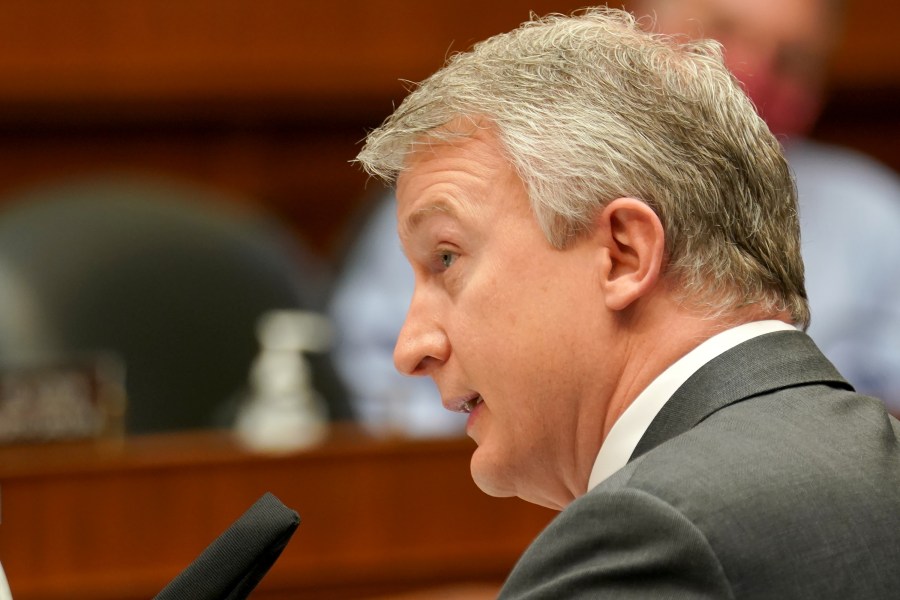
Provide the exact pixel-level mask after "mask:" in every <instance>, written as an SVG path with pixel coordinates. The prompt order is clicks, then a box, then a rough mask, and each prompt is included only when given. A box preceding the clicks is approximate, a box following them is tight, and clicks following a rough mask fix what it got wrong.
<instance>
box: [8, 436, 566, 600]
mask: <svg viewBox="0 0 900 600" xmlns="http://www.w3.org/2000/svg"><path fill="white" fill-rule="evenodd" d="M472 448H473V446H472V443H471V442H470V441H468V440H466V439H443V440H418V441H415V440H402V439H372V438H371V437H367V436H365V435H363V434H362V433H360V432H358V431H356V430H354V429H346V430H344V429H341V430H336V431H335V432H334V433H333V434H332V436H331V438H330V439H329V440H328V441H327V442H326V443H325V444H323V445H321V446H319V447H317V448H314V449H311V450H307V451H301V452H292V453H289V454H283V455H264V454H259V453H255V452H252V451H249V450H247V449H245V448H243V447H242V446H241V445H240V444H239V443H238V441H237V440H236V439H235V438H234V437H233V436H232V435H231V434H229V433H226V432H192V433H182V434H167V435H156V436H146V437H137V438H129V439H125V440H121V441H114V442H90V443H64V444H52V445H34V446H24V445H23V446H11V447H3V448H0V487H2V523H0V561H2V563H3V566H4V568H5V570H6V574H7V577H8V579H9V582H10V586H11V588H12V592H13V596H14V597H15V598H16V600H39V599H40V600H51V599H62V598H66V599H79V598H84V599H88V598H90V599H92V600H103V599H113V598H115V599H117V600H129V599H132V598H134V599H138V598H143V599H146V598H149V597H152V596H153V595H154V594H155V593H156V592H157V591H159V590H160V589H161V588H162V587H163V586H164V585H165V584H166V583H167V582H168V581H169V580H170V579H171V578H172V577H174V576H175V575H176V574H177V573H178V572H180V571H181V569H183V568H184V567H185V566H186V565H187V564H189V563H190V562H191V561H192V560H193V559H194V558H195V557H196V556H197V555H198V554H199V553H200V552H201V551H202V550H203V549H204V548H205V547H206V546H207V545H208V544H209V543H210V542H211V541H212V540H213V539H215V537H216V536H218V535H219V533H221V532H222V531H223V530H224V529H225V528H227V527H228V525H229V524H231V522H232V521H234V519H236V518H237V517H238V516H239V515H240V514H242V513H243V512H244V511H245V510H246V509H247V508H248V507H249V506H250V505H251V504H252V503H253V502H254V501H255V500H256V499H257V498H258V497H259V496H260V495H262V494H263V493H264V492H266V491H271V492H272V493H274V494H275V495H276V496H278V497H279V498H280V499H281V500H282V501H283V502H284V503H285V504H286V505H288V506H290V507H291V508H294V509H295V510H297V511H298V512H299V513H300V516H301V519H302V522H301V525H300V528H299V529H298V531H297V533H296V534H295V535H294V538H293V540H292V541H291V543H290V544H289V545H288V547H287V549H286V550H285V552H284V554H283V555H282V557H281V559H280V560H279V561H278V563H277V564H276V565H275V567H273V569H272V571H271V572H270V573H269V575H268V576H267V577H266V578H265V579H264V580H263V582H262V584H261V585H260V587H259V590H258V592H257V593H256V594H255V595H254V598H259V599H270V600H273V599H278V598H366V597H372V596H378V595H386V594H390V593H396V592H403V591H410V590H416V589H425V588H431V587H438V586H444V585H452V584H459V583H466V582H485V583H498V582H500V581H502V579H503V578H504V576H505V574H506V573H507V572H508V570H509V569H510V568H511V567H512V565H513V564H514V562H515V560H516V558H517V557H518V555H519V554H520V553H521V552H522V550H524V548H525V547H526V546H527V544H528V543H529V542H530V541H531V539H532V538H533V537H534V535H535V534H536V533H537V532H538V531H540V529H541V528H542V527H543V526H544V525H546V523H547V522H548V521H549V520H550V519H551V518H552V516H553V514H554V513H553V512H551V511H549V510H545V509H542V508H539V507H535V506H532V505H529V504H527V503H525V502H522V501H520V500H518V499H496V498H490V497H488V496H486V495H484V494H483V493H482V492H480V491H479V490H478V489H477V488H476V487H475V485H474V484H473V483H472V481H471V478H470V476H469V468H468V462H469V456H470V455H471V452H472Z"/></svg>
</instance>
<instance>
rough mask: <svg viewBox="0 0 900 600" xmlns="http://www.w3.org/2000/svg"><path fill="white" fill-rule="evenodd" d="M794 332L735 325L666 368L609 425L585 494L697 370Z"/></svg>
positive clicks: (781, 326)
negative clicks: (750, 344) (766, 338)
mask: <svg viewBox="0 0 900 600" xmlns="http://www.w3.org/2000/svg"><path fill="white" fill-rule="evenodd" d="M794 329H795V328H794V327H793V326H791V325H788V324H787V323H784V322H782V321H755V322H753V323H745V324H743V325H738V326H737V327H733V328H731V329H727V330H725V331H723V332H721V333H718V334H716V335H714V336H713V337H711V338H709V339H708V340H706V341H705V342H703V343H702V344H700V345H699V346H697V347H696V348H694V349H693V350H691V351H690V352H688V353H687V354H685V355H684V356H682V357H681V358H679V359H678V360H677V361H675V362H674V363H672V364H671V365H669V367H668V368H667V369H666V370H665V371H663V372H662V373H660V374H659V376H657V377H656V379H654V380H653V381H651V382H650V385H648V386H647V387H646V388H644V391H642V392H641V393H640V394H639V395H638V397H637V398H635V400H634V402H632V403H631V404H630V405H629V406H628V408H626V409H625V412H623V413H622V416H620V417H619V419H618V420H617V421H616V422H615V424H613V426H612V429H610V431H609V434H608V435H607V436H606V439H605V440H604V441H603V445H602V446H601V447H600V452H599V453H598V454H597V459H596V460H595V461H594V468H593V469H591V476H590V479H589V480H588V491H590V490H591V489H593V488H594V487H595V486H596V485H597V484H599V483H600V482H602V481H603V480H604V479H606V478H607V477H609V476H610V475H612V474H613V473H615V472H616V471H618V470H619V469H621V468H622V467H624V466H625V464H626V463H627V462H628V459H629V458H630V457H631V455H632V454H633V453H634V449H635V448H636V447H637V445H638V442H639V441H640V440H641V437H643V435H644V433H645V432H646V431H647V428H648V427H650V423H651V422H652V421H653V419H654V417H656V415H657V414H658V413H659V411H660V410H662V407H663V406H664V405H665V404H666V402H668V401H669V399H670V398H671V397H672V396H673V395H674V394H675V392H676V391H677V390H678V388H679V387H681V385H682V384H683V383H684V382H685V381H687V380H688V378H690V376H691V375H693V374H694V373H696V372H697V371H698V370H699V369H700V367H702V366H703V365H705V364H706V363H708V362H709V361H711V360H712V359H714V358H715V357H717V356H719V355H720V354H722V353H724V352H725V351H727V350H730V349H731V348H734V347H735V346H737V345H738V344H740V343H743V342H746V341H747V340H750V339H752V338H755V337H757V336H760V335H763V334H765V333H772V332H774V331H785V330H794Z"/></svg>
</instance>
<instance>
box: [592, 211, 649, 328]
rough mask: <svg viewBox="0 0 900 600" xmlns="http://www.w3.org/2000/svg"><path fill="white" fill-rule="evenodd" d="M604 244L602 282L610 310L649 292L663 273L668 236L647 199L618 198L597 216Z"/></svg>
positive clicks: (628, 304) (626, 304)
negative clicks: (642, 200)
mask: <svg viewBox="0 0 900 600" xmlns="http://www.w3.org/2000/svg"><path fill="white" fill-rule="evenodd" d="M596 227H597V229H596V232H597V234H598V235H599V240H600V243H601V244H602V248H601V250H602V252H601V271H600V284H601V287H602V288H603V295H604V301H605V302H606V306H607V308H609V309H610V310H623V309H625V308H627V307H628V306H630V305H631V304H632V303H633V302H634V301H635V300H637V299H638V298H641V297H642V296H645V295H647V294H648V293H649V292H650V291H651V290H652V289H653V287H654V286H655V285H656V283H657V281H659V278H660V276H661V275H662V269H663V259H664V257H665V247H666V238H665V232H664V231H663V226H662V222H661V221H660V220H659V216H657V214H656V213H655V212H654V211H653V209H652V208H650V207H649V206H648V205H647V204H645V203H644V202H641V201H640V200H636V199H634V198H618V199H616V200H613V201H612V202H610V203H609V204H608V205H607V206H606V207H605V208H604V209H603V211H602V212H601V213H600V215H599V216H598V217H597V220H596Z"/></svg>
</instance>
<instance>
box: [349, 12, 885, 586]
mask: <svg viewBox="0 0 900 600" xmlns="http://www.w3.org/2000/svg"><path fill="white" fill-rule="evenodd" d="M359 160H360V161H361V162H362V163H363V164H364V165H365V167H366V168H367V169H368V170H369V171H370V172H371V173H374V174H377V175H379V176H381V177H383V178H385V179H387V180H393V179H394V178H396V180H397V197H398V219H399V233H400V239H401V243H402V245H403V248H404V251H405V253H406V255H407V257H408V259H409V261H410V263H411V265H412V268H413V271H414V273H415V279H416V283H415V291H414V294H413V298H412V301H411V304H410V308H409V312H408V315H407V320H406V322H405V324H404V327H403V330H402V331H401V334H400V338H399V339H398V341H397V346H396V348H395V362H396V365H397V367H398V369H399V370H400V371H402V372H404V373H406V374H409V375H428V376H430V377H432V378H433V379H434V380H435V382H436V383H437V386H438V388H439V390H440V392H441V396H442V399H443V403H444V406H445V407H446V408H448V409H450V410H453V411H461V412H466V413H468V415H469V416H468V421H467V432H468V434H469V435H470V436H471V437H472V438H473V439H474V440H475V441H476V443H477V445H478V447H477V449H476V450H475V452H474V454H473V456H472V463H471V470H472V475H473V478H474V480H475V481H476V483H477V484H478V485H479V487H481V489H483V490H484V491H486V492H487V493H489V494H492V495H497V496H512V495H516V496H519V497H521V498H524V499H526V500H528V501H531V502H535V503H538V504H542V505H544V506H549V507H553V508H557V509H561V510H562V513H561V514H560V515H559V517H558V518H557V519H555V520H554V522H553V523H552V524H551V525H550V526H549V527H548V528H547V530H546V531H545V532H543V533H542V535H541V536H540V537H539V538H538V539H537V540H536V541H535V542H534V544H533V545H532V547H531V548H530V549H529V550H528V551H527V552H526V553H525V555H524V556H523V557H522V559H521V561H520V562H519V564H518V565H517V566H516V568H515V570H514V571H513V572H512V574H511V575H510V578H509V579H508V581H507V582H506V584H505V586H504V588H503V590H502V591H501V597H502V598H595V597H606V596H608V597H614V598H623V597H624V598H651V597H652V598H658V597H666V598H695V597H697V598H699V597H705V598H711V597H716V598H719V597H722V598H848V597H866V598H881V597H894V596H895V595H896V591H897V589H900V570H898V569H897V568H896V565H897V564H898V561H900V494H898V493H897V490H898V489H900V443H898V441H900V439H898V438H900V425H898V423H897V422H896V421H895V420H893V419H891V418H890V417H889V416H888V415H887V413H886V412H885V410H884V407H883V405H882V404H881V403H880V402H878V401H877V400H875V399H872V398H867V397H863V396H859V395H857V394H855V393H854V392H852V389H851V388H850V386H849V385H848V384H847V383H846V382H845V381H844V380H843V379H842V378H841V376H840V375H839V374H838V373H837V371H836V370H835V369H834V368H833V367H832V366H831V364H830V363H829V362H828V361H827V360H826V359H825V358H824V357H823V356H822V355H821V353H820V352H819V351H818V350H817V348H816V347H815V345H814V344H813V343H812V341H811V340H810V339H809V338H808V337H807V336H806V335H805V334H804V333H802V332H801V331H798V330H797V329H795V328H794V327H793V326H792V324H795V325H797V326H799V327H803V326H805V324H806V323H807V321H808V318H809V313H808V309H807V303H806V294H805V291H804V285H803V266H802V262H801V259H800V254H799V239H798V221H797V213H796V199H795V193H794V189H793V185H792V182H791V177H790V172H789V170H788V167H787V163H786V162H785V160H784V158H783V156H782V153H781V149H780V146H779V144H778V142H777V140H776V139H775V138H774V137H773V136H772V135H771V133H770V132H769V131H768V129H767V128H766V126H765V124H764V123H763V122H762V120H761V119H760V118H759V117H758V116H757V115H756V114H755V112H754V110H753V107H752V105H751V104H750V102H749V100H748V99H747V98H746V97H745V96H744V94H743V93H742V92H741V91H740V88H739V86H738V84H737V83H736V82H735V81H734V79H733V78H732V76H731V75H730V74H729V72H728V71H727V69H726V68H725V67H724V65H723V64H722V60H721V54H720V51H719V49H718V46H717V45H716V44H715V43H712V42H703V41H698V42H692V43H688V44H679V43H677V41H675V40H673V39H671V38H666V37H661V36H657V37H654V36H651V35H649V34H646V33H644V32H642V31H641V30H640V29H639V28H638V27H637V26H636V24H635V23H634V20H633V19H632V18H631V17H630V15H628V14H627V13H623V12H620V11H614V10H607V9H594V10H590V11H586V12H585V13H584V14H582V15H581V16H579V17H575V18H566V17H549V18H546V19H544V20H537V21H533V22H530V23H527V24H525V25H523V26H522V27H521V28H520V29H518V30H516V31H514V32H512V33H509V34H505V35H500V36H496V37H494V38H491V39H489V40H487V41H485V42H482V43H481V44H479V45H477V46H476V47H475V48H474V49H473V50H472V51H471V52H469V53H466V54H462V55H457V56H455V57H454V58H452V59H451V60H450V61H449V62H448V64H447V65H446V66H445V67H444V68H443V69H442V70H441V71H439V72H438V73H436V74H435V75H433V76H432V77H430V78H429V79H428V80H426V81H425V82H424V83H423V84H422V85H421V86H420V87H419V88H418V89H416V90H415V91H414V92H413V93H412V94H410V96H409V97H407V99H406V100H405V101H404V102H403V104H402V105H401V106H400V107H399V108H398V109H397V111H396V112H395V113H394V114H393V115H392V116H391V117H390V118H389V119H388V120H387V121H386V122H385V123H384V124H383V125H382V126H381V127H380V128H379V129H377V130H375V131H373V132H372V133H371V134H370V135H369V137H368V139H367V142H366V146H365V148H364V149H363V151H362V152H361V153H360V156H359Z"/></svg>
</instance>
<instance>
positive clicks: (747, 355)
mask: <svg viewBox="0 0 900 600" xmlns="http://www.w3.org/2000/svg"><path fill="white" fill-rule="evenodd" d="M813 383H826V384H829V385H833V386H838V387H843V388H846V389H849V390H852V389H853V388H852V386H850V384H849V383H847V382H846V381H845V380H844V378H843V377H841V375H840V373H838V372H837V370H836V369H835V368H834V366H833V365H832V364H831V363H830V362H828V360H827V359H826V358H825V357H824V356H823V355H822V353H821V352H820V351H819V349H818V348H817V347H816V345H815V344H814V343H813V341H812V340H811V339H810V338H809V336H807V335H806V334H804V333H801V332H799V331H778V332H774V333H768V334H765V335H761V336H759V337H756V338H753V339H751V340H748V341H746V342H744V343H742V344H739V345H738V346H736V347H734V348H732V349H731V350H728V351H727V352H725V353H723V354H720V355H719V356H717V357H716V358H714V359H713V360H711V361H710V362H708V363H707V364H706V365H704V366H703V367H701V368H700V370H698V371H697V372H696V373H694V374H693V375H692V376H691V377H690V378H689V379H688V380H687V381H685V382H684V384H682V386H681V387H680V388H678V390H677V391H676V392H675V394H674V395H673V396H672V398H671V399H670V400H669V401H668V402H667V403H666V404H665V406H663V408H662V410H661V411H660V412H659V414H657V415H656V417H655V418H654V419H653V421H652V422H651V423H650V427H649V428H648V429H647V431H646V432H645V433H644V435H643V437H641V440H640V442H638V445H637V447H636V448H635V450H634V453H633V454H632V455H631V458H630V459H629V460H630V461H631V460H634V459H635V458H637V457H639V456H641V455H642V454H644V453H645V452H648V451H649V450H652V449H653V448H655V447H657V446H659V445H660V444H662V443H663V442H666V441H668V440H670V439H672V438H674V437H675V436H677V435H680V434H682V433H684V432H686V431H688V430H689V429H691V428H692V427H694V426H696V425H697V424H698V423H700V422H701V421H703V420H704V419H705V418H706V417H708V416H709V415H711V414H712V413H714V412H716V411H717V410H719V409H721V408H724V407H726V406H728V405H730V404H734V403H735V402H740V401H742V400H746V399H748V398H752V397H753V396H758V395H760V394H765V393H768V392H773V391H776V390H779V389H783V388H787V387H793V386H798V385H809V384H813Z"/></svg>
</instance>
